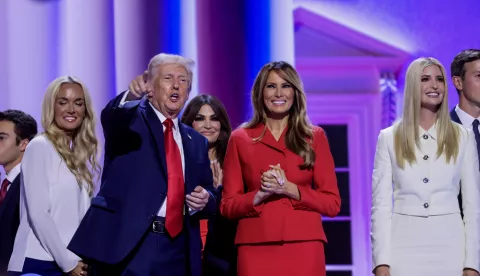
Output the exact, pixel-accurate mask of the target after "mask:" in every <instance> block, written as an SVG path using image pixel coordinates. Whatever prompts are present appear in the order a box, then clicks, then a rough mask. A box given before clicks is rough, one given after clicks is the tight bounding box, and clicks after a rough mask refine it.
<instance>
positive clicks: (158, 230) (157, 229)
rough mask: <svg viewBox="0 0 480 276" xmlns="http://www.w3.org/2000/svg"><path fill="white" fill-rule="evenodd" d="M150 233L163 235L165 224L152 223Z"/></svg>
mask: <svg viewBox="0 0 480 276" xmlns="http://www.w3.org/2000/svg"><path fill="white" fill-rule="evenodd" d="M152 232H154V233H159V234H164V233H165V223H164V222H163V221H154V222H153V223H152Z"/></svg>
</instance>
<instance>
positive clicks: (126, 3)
mask: <svg viewBox="0 0 480 276" xmlns="http://www.w3.org/2000/svg"><path fill="white" fill-rule="evenodd" d="M102 1H103V0H102ZM144 10H145V5H144V1H138V0H122V1H114V14H115V16H114V17H115V18H114V20H115V24H114V26H115V27H114V28H115V72H116V88H117V90H116V93H120V92H122V91H123V90H125V89H127V88H128V85H129V84H130V82H131V80H133V78H135V76H137V75H139V74H141V73H143V71H145V70H146V69H147V65H148V60H146V59H147V57H145V55H144V49H145V47H144V45H145V43H147V41H146V37H145V33H146V32H145V28H148V27H149V26H146V21H145V20H144V18H143V16H144Z"/></svg>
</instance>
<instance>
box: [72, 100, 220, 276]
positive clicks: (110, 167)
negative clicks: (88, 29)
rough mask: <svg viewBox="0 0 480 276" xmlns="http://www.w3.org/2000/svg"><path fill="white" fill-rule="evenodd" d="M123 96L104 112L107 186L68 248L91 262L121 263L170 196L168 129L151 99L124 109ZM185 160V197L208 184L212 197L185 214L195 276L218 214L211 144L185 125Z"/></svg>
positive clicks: (193, 274) (182, 126)
mask: <svg viewBox="0 0 480 276" xmlns="http://www.w3.org/2000/svg"><path fill="white" fill-rule="evenodd" d="M122 97H123V93H122V94H120V95H119V96H117V97H116V98H114V99H113V100H111V101H110V102H109V103H108V105H107V106H106V107H105V108H104V109H103V111H102V115H101V121H102V126H103V131H104V135H105V161H104V171H103V174H102V184H101V187H100V191H99V192H98V195H97V196H96V197H94V198H93V199H92V204H91V207H90V209H89V210H88V211H87V213H86V214H85V217H84V218H83V220H82V222H81V224H80V226H79V228H78V229H77V232H76V233H75V235H74V237H73V238H72V240H71V242H70V244H69V246H68V248H69V249H70V250H71V251H72V252H74V253H76V254H77V255H79V256H81V257H82V258H84V259H85V260H91V261H99V262H102V263H106V264H118V263H120V262H121V261H122V260H124V259H125V258H126V257H127V255H129V254H130V253H132V252H133V250H134V248H135V247H136V246H137V245H138V244H139V242H140V240H141V238H142V237H143V236H144V235H145V234H146V233H147V232H148V231H150V229H151V225H152V222H153V220H154V219H155V217H156V215H157V213H158V211H159V210H160V207H161V205H162V203H163V201H164V199H165V197H166V195H167V163H166V157H165V148H164V138H163V137H164V135H163V125H162V124H161V122H160V120H159V119H158V117H157V115H156V114H155V112H154V110H153V108H152V107H151V105H150V104H149V102H148V101H147V100H146V99H142V100H139V101H131V102H127V103H125V104H124V105H123V106H121V107H119V103H120V101H121V98H122ZM179 130H180V133H181V135H182V143H183V148H184V159H185V194H189V193H191V192H192V191H193V190H194V188H195V187H196V186H199V185H200V186H203V187H204V188H205V189H206V190H207V191H208V192H209V193H210V199H209V201H208V204H207V205H206V206H205V208H204V209H203V210H202V211H201V212H198V213H195V214H194V215H189V213H188V210H186V211H185V214H186V215H185V220H184V229H186V230H185V234H186V235H187V242H188V251H189V252H186V253H187V254H188V255H187V256H188V257H189V262H190V267H191V270H192V274H191V275H192V276H196V275H200V274H201V247H202V241H201V239H200V222H199V220H200V219H203V218H209V217H210V216H212V215H214V214H215V212H216V209H217V208H216V198H215V193H213V192H212V191H213V189H214V188H213V178H212V172H211V169H210V160H209V158H208V141H207V139H206V138H204V137H203V136H202V135H200V134H199V133H198V132H196V131H195V130H193V129H192V128H190V127H188V126H186V125H184V124H181V123H179Z"/></svg>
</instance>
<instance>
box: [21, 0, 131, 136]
mask: <svg viewBox="0 0 480 276" xmlns="http://www.w3.org/2000/svg"><path fill="white" fill-rule="evenodd" d="M15 1H16V0H15ZM112 11H113V2H112V0H101V1H98V0H68V1H61V2H60V10H59V14H60V21H59V22H61V24H60V36H59V37H60V39H59V44H60V45H61V50H62V51H61V59H60V61H61V63H60V65H61V66H60V73H61V74H62V75H74V76H77V77H79V78H80V79H81V80H82V81H83V82H84V83H85V84H86V86H87V88H88V89H89V91H90V94H91V96H92V100H93V105H94V107H95V111H96V113H97V114H96V116H97V118H98V120H97V122H98V123H97V135H98V138H99V140H101V141H103V134H102V129H101V127H100V120H99V118H100V112H101V110H102V109H103V108H104V107H105V105H106V104H107V102H108V101H109V100H110V99H111V98H112V97H113V96H114V95H115V94H116V91H117V89H116V85H115V56H114V53H115V41H114V30H113V25H114V21H113V13H112ZM125 20H129V21H132V20H131V19H128V18H127V19H125Z"/></svg>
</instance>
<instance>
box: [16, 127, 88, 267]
mask: <svg viewBox="0 0 480 276" xmlns="http://www.w3.org/2000/svg"><path fill="white" fill-rule="evenodd" d="M21 171H22V172H21V186H20V226H19V228H18V232H17V236H16V237H15V245H14V248H13V253H12V257H11V258H10V263H9V266H8V270H9V271H17V272H20V271H22V268H23V263H24V261H25V258H32V259H36V260H42V261H55V262H56V263H57V265H58V266H59V267H60V268H61V269H62V270H63V271H64V272H69V271H71V270H72V269H74V268H75V266H76V265H77V263H78V261H79V260H80V258H79V257H78V256H76V255H75V254H74V253H72V252H71V251H70V250H68V249H67V245H68V244H69V242H70V240H71V238H72V237H73V235H74V234H75V231H76V230H77V228H78V226H79V224H80V222H81V220H82V218H83V216H84V215H85V213H86V211H87V209H88V207H89V206H90V200H91V198H90V196H89V194H88V192H87V189H86V184H85V183H83V184H84V185H83V187H82V188H80V187H79V185H78V183H77V180H76V178H75V176H74V175H73V173H72V172H71V171H70V170H69V169H68V167H67V165H66V164H65V162H64V161H63V159H62V158H61V156H60V155H59V154H58V152H57V150H56V149H55V147H54V146H53V144H52V143H51V142H50V141H49V140H48V138H47V137H46V136H45V135H39V136H37V137H35V138H34V139H33V140H32V141H31V142H30V143H29V144H28V146H27V149H26V151H25V155H24V157H23V160H22V166H21Z"/></svg>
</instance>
